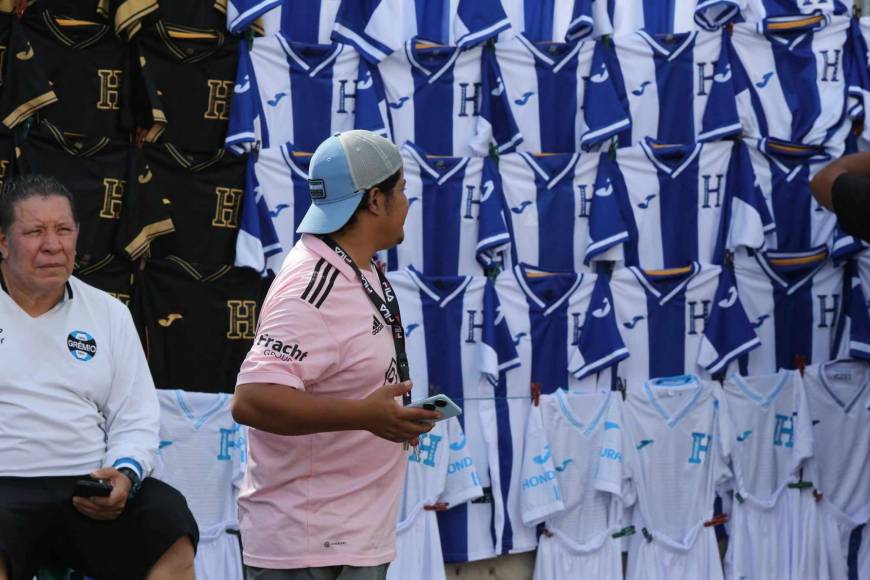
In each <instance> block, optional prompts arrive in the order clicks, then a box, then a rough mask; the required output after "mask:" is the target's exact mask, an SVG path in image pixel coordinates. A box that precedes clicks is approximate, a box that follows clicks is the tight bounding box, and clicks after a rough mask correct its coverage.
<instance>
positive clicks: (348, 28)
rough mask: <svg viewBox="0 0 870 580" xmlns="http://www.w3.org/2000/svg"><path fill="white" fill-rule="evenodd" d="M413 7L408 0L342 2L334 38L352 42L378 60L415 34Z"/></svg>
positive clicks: (337, 16) (363, 54)
mask: <svg viewBox="0 0 870 580" xmlns="http://www.w3.org/2000/svg"><path fill="white" fill-rule="evenodd" d="M413 7H414V4H413V3H411V2H406V1H405V0H354V1H353V2H342V3H341V5H340V6H339V9H338V13H337V14H336V18H335V27H334V28H333V31H332V38H333V40H336V41H338V42H343V43H345V44H350V45H352V46H353V47H354V48H356V49H357V50H358V51H359V53H360V54H361V55H362V56H363V58H365V59H366V60H368V61H369V62H373V63H378V62H380V61H382V60H384V59H385V58H387V57H388V56H389V55H390V54H391V53H392V52H393V51H394V50H396V49H398V48H400V47H401V46H402V44H403V43H404V42H405V40H407V39H408V38H409V37H410V36H413V31H415V30H416V22H414V11H413ZM409 27H410V29H409Z"/></svg>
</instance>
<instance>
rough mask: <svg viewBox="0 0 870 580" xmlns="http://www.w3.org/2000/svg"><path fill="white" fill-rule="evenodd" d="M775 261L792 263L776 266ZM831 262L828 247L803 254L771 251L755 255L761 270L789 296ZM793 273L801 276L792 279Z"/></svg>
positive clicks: (813, 249)
mask: <svg viewBox="0 0 870 580" xmlns="http://www.w3.org/2000/svg"><path fill="white" fill-rule="evenodd" d="M774 260H789V261H790V262H791V263H790V264H788V265H781V264H774ZM829 260H830V255H829V252H828V248H827V246H818V247H815V248H812V249H809V250H806V251H803V252H785V251H773V250H771V251H767V252H756V254H755V261H756V262H758V265H759V266H760V267H761V270H762V271H763V272H764V273H765V274H766V275H767V277H768V278H770V281H771V282H772V283H773V284H774V285H775V286H777V287H779V288H780V289H782V290H785V291H786V294H787V295H789V296H790V295H792V294H794V293H795V292H797V291H798V290H799V289H800V288H801V287H802V286H803V285H804V284H806V283H807V282H809V281H810V280H812V278H813V276H815V275H816V273H817V272H818V271H819V270H821V269H822V268H824V267H825V264H827V263H828V262H829ZM793 273H797V274H799V276H797V277H794V278H792V276H790V274H793ZM800 274H802V275H800ZM790 278H791V279H792V280H791V281H790V280H789V279H790Z"/></svg>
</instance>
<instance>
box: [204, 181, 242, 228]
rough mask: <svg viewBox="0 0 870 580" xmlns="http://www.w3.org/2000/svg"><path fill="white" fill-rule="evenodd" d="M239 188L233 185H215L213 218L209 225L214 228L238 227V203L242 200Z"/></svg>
mask: <svg viewBox="0 0 870 580" xmlns="http://www.w3.org/2000/svg"><path fill="white" fill-rule="evenodd" d="M242 193H243V191H242V190H241V189H236V188H234V187H216V188H214V194H215V196H216V197H217V200H216V201H215V209H214V219H213V220H211V225H213V226H214V227H216V228H232V229H235V228H238V227H239V204H240V203H241V201H242Z"/></svg>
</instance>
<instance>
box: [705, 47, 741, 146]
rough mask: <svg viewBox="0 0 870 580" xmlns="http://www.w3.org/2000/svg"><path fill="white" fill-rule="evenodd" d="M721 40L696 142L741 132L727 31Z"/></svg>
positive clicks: (716, 139)
mask: <svg viewBox="0 0 870 580" xmlns="http://www.w3.org/2000/svg"><path fill="white" fill-rule="evenodd" d="M721 39H722V41H721V42H722V44H721V49H720V50H719V60H718V61H717V62H716V66H715V68H714V70H713V83H712V84H711V85H710V96H709V97H708V98H707V106H706V107H705V108H704V117H703V119H702V120H701V133H700V134H699V135H698V141H718V140H719V139H722V138H723V137H726V136H728V135H735V134H737V133H740V131H741V130H742V127H741V125H740V118H739V117H738V116H737V100H736V99H735V97H734V95H735V86H734V82H733V80H734V72H733V70H732V67H731V58H730V54H731V51H730V50H729V49H728V42H729V40H728V32H727V31H725V30H723V31H722V35H721Z"/></svg>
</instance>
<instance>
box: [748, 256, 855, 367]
mask: <svg viewBox="0 0 870 580" xmlns="http://www.w3.org/2000/svg"><path fill="white" fill-rule="evenodd" d="M734 277H735V279H736V281H737V291H738V294H739V295H740V300H741V302H742V303H743V306H744V308H745V309H746V314H747V315H748V316H749V320H750V323H751V326H752V328H753V329H754V330H755V333H756V334H757V335H758V338H759V339H760V340H761V347H760V348H758V349H756V350H754V351H753V352H751V353H748V355H747V356H746V357H744V358H743V359H741V360H740V361H739V365H738V368H739V371H740V374H743V375H756V374H770V373H775V372H776V371H777V370H779V369H783V368H784V369H794V368H797V367H798V364H799V363H798V361H797V360H796V357H803V361H804V362H805V363H806V364H815V363H819V362H824V361H827V360H830V359H831V358H832V356H834V353H833V352H832V351H833V349H834V342H835V330H836V327H837V324H838V321H839V318H840V315H841V312H842V308H843V278H844V276H843V266H842V265H840V266H837V265H835V264H834V263H833V261H832V260H831V259H830V256H829V252H828V250H827V248H825V247H824V246H822V247H818V248H812V249H810V250H806V251H780V250H777V251H774V250H770V251H767V252H756V253H755V255H748V253H747V252H738V253H737V254H736V255H735V257H734Z"/></svg>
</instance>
